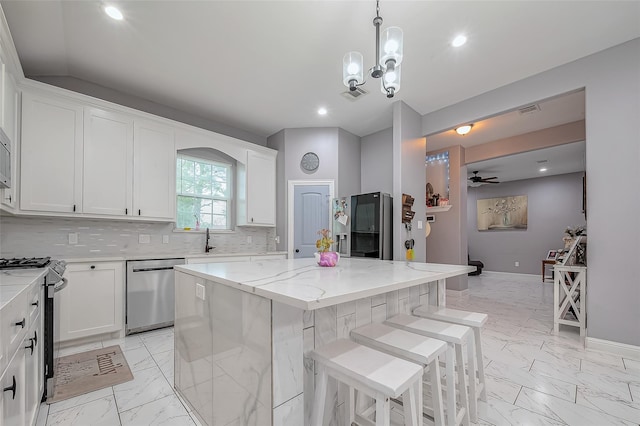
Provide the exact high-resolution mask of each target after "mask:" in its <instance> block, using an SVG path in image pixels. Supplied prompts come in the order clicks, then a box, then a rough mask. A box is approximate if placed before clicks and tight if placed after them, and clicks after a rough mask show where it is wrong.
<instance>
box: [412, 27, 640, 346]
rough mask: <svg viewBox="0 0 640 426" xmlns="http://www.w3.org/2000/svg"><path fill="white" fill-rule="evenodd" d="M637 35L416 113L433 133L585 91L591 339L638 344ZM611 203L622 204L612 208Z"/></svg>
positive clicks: (639, 152)
mask: <svg viewBox="0 0 640 426" xmlns="http://www.w3.org/2000/svg"><path fill="white" fill-rule="evenodd" d="M638 52H640V38H639V39H635V40H632V41H629V42H627V43H624V44H621V45H619V46H616V47H613V48H610V49H607V50H604V51H602V52H599V53H596V54H594V55H591V56H587V57H585V58H582V59H579V60H577V61H574V62H571V63H568V64H566V65H563V66H560V67H557V68H553V69H551V70H549V71H545V72H543V73H540V74H536V75H534V76H532V77H529V78H526V79H524V80H520V81H517V82H515V83H512V84H509V85H507V86H503V87H501V88H499V89H496V90H493V91H491V92H487V93H484V94H482V95H479V96H476V97H474V98H471V99H468V100H466V101H463V102H460V103H458V104H454V105H451V106H449V107H447V108H444V109H442V110H439V111H435V112H433V113H431V114H427V115H425V116H423V119H422V133H423V134H425V135H426V134H434V133H437V132H440V131H443V130H446V129H450V128H453V127H455V126H456V125H457V124H459V123H464V122H473V121H474V120H477V119H479V118H482V117H487V116H490V115H497V114H500V113H502V112H504V111H509V110H512V109H514V108H517V107H519V106H522V105H528V104H530V103H532V102H535V101H537V100H540V99H545V98H549V97H552V96H555V95H558V94H561V93H566V92H568V91H571V90H576V89H580V88H583V87H584V88H585V90H586V105H585V106H586V118H585V119H586V157H587V161H586V170H587V187H588V194H589V196H590V199H591V200H598V199H603V198H604V199H606V200H612V202H596V201H593V202H588V203H587V218H588V224H589V237H588V240H589V250H588V251H587V263H588V264H589V266H588V270H587V282H588V284H587V285H588V296H587V317H588V330H587V334H588V336H589V337H590V338H597V339H602V340H609V341H614V342H619V343H624V344H630V345H636V346H638V345H640V331H638V330H640V309H638V302H640V284H639V279H638V273H637V271H636V269H635V265H637V264H638V261H639V260H640V221H638V212H640V191H637V190H636V189H635V188H634V187H633V186H632V185H631V183H632V182H636V181H637V178H638V176H637V171H638V164H640V143H638V141H640V127H638V125H637V124H638V117H640V78H639V77H638V76H640V55H639V54H638ZM612 203H614V204H615V205H618V204H619V205H620V206H622V207H619V208H618V207H616V208H613V209H612Z"/></svg>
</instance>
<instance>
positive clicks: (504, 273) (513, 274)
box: [478, 270, 541, 283]
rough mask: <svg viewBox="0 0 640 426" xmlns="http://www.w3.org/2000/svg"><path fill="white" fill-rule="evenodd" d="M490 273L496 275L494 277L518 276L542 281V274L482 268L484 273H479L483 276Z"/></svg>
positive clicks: (491, 275) (492, 275)
mask: <svg viewBox="0 0 640 426" xmlns="http://www.w3.org/2000/svg"><path fill="white" fill-rule="evenodd" d="M485 274H486V275H488V276H490V277H494V278H502V279H505V278H510V277H511V278H518V279H525V280H527V281H529V280H531V281H535V282H538V283H539V282H541V280H540V275H537V274H518V273H516V272H497V271H487V270H482V274H480V275H478V276H479V277H482V275H485Z"/></svg>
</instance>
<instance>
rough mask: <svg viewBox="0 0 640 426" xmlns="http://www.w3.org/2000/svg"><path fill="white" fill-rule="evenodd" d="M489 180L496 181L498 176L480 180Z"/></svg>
mask: <svg viewBox="0 0 640 426" xmlns="http://www.w3.org/2000/svg"><path fill="white" fill-rule="evenodd" d="M491 179H498V176H492V177H490V178H482V180H491Z"/></svg>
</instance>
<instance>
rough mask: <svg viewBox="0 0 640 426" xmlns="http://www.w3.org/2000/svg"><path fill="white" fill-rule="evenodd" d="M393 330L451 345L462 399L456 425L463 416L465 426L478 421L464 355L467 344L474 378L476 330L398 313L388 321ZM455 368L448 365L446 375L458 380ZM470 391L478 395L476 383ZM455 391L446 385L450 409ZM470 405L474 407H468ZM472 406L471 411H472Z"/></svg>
mask: <svg viewBox="0 0 640 426" xmlns="http://www.w3.org/2000/svg"><path fill="white" fill-rule="evenodd" d="M385 324H388V325H390V326H392V327H396V328H400V329H402V330H405V331H410V332H412V333H417V334H421V335H423V336H426V337H432V338H434V339H439V340H444V341H445V342H447V343H448V344H449V346H450V347H451V348H452V350H453V351H455V354H456V365H457V366H458V373H459V374H458V395H459V397H460V405H461V409H460V413H456V423H457V422H458V417H460V416H462V418H461V419H460V421H461V422H462V423H463V424H464V425H469V422H470V421H474V422H476V421H477V418H478V412H477V404H476V403H475V400H476V399H475V398H473V399H471V401H469V395H468V393H467V378H466V374H465V368H464V357H463V355H462V345H463V344H465V343H466V344H467V357H468V360H469V362H468V365H469V375H471V377H475V374H476V369H475V362H474V361H475V354H474V349H475V348H474V344H473V331H471V328H470V327H466V326H464V325H458V324H451V323H446V322H442V321H435V320H431V319H427V318H419V317H414V316H412V315H406V314H398V315H396V316H394V317H391V318H389V319H388V320H386V321H385ZM454 369H455V367H454V365H453V363H447V365H446V374H447V376H451V377H455V370H454ZM470 384H471V386H470V389H469V392H470V393H472V394H474V395H475V392H476V389H475V380H472V381H470ZM455 397H456V392H455V388H453V387H451V386H450V385H447V399H448V402H447V407H449V406H451V404H452V403H454V402H455ZM470 402H471V404H469V403H470ZM470 405H471V410H470V409H469V408H470V407H469V406H470Z"/></svg>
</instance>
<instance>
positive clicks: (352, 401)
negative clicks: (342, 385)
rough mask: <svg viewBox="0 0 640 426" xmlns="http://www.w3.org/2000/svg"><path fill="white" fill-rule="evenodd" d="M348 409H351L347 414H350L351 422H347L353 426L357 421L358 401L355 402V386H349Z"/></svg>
mask: <svg viewBox="0 0 640 426" xmlns="http://www.w3.org/2000/svg"><path fill="white" fill-rule="evenodd" d="M347 398H348V400H347V409H348V410H349V413H348V414H347V415H348V416H349V423H347V424H348V425H349V426H351V424H352V423H353V422H354V421H355V412H356V403H355V390H354V388H353V386H349V392H348V394H347Z"/></svg>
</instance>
